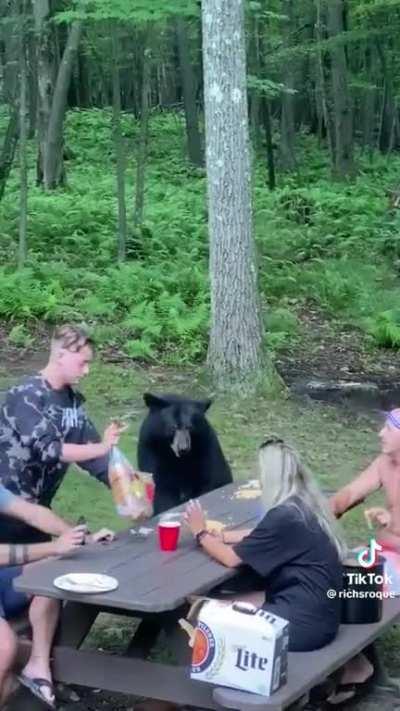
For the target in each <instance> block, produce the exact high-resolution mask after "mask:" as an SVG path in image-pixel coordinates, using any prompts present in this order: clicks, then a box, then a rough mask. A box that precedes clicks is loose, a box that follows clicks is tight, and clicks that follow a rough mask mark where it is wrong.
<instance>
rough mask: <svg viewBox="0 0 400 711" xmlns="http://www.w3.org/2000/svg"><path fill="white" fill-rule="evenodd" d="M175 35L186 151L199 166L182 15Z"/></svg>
mask: <svg viewBox="0 0 400 711" xmlns="http://www.w3.org/2000/svg"><path fill="white" fill-rule="evenodd" d="M176 35H177V40H178V52H179V66H180V73H181V78H182V93H183V105H184V109H185V120H186V134H187V151H188V156H189V160H190V161H191V163H193V165H196V166H199V167H201V166H202V165H203V162H204V161H203V150H202V145H201V135H200V129H199V117H198V111H197V106H196V79H195V74H194V71H193V65H192V61H191V57H190V49H189V38H188V29H187V21H186V20H184V19H183V18H182V17H178V19H177V21H176Z"/></svg>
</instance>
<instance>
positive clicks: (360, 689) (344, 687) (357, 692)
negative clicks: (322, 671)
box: [325, 677, 372, 708]
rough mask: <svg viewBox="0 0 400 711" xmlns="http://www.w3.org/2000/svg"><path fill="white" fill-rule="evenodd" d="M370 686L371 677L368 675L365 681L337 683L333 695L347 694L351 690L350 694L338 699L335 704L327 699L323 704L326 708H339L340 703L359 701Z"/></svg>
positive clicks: (368, 690) (369, 689)
mask: <svg viewBox="0 0 400 711" xmlns="http://www.w3.org/2000/svg"><path fill="white" fill-rule="evenodd" d="M371 688H372V678H371V677H369V678H368V679H366V681H363V682H360V683H354V682H352V683H350V684H338V685H337V686H336V688H335V691H334V693H335V696H336V694H337V695H339V694H348V693H350V692H351V696H349V697H348V698H347V699H343V701H338V703H337V704H335V703H334V702H333V701H329V699H326V701H325V705H326V706H327V708H340V706H342V704H347V703H350V702H353V701H359V699H362V698H363V697H364V696H366V695H367V694H368V693H369V692H370V691H371Z"/></svg>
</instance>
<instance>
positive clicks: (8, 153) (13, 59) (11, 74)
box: [0, 5, 20, 201]
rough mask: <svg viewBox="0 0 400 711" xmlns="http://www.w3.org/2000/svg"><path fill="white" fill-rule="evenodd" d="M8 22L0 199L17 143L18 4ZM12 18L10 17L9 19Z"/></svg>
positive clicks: (5, 38) (0, 153) (4, 36)
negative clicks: (5, 102) (7, 115)
mask: <svg viewBox="0 0 400 711" xmlns="http://www.w3.org/2000/svg"><path fill="white" fill-rule="evenodd" d="M8 17H9V19H10V22H9V24H8V25H7V31H6V32H4V34H3V42H4V50H5V51H4V58H5V66H4V83H3V86H4V94H5V98H6V100H7V102H8V104H9V119H8V124H7V128H6V132H5V135H4V140H3V145H2V148H1V152H0V201H1V200H2V198H3V196H4V192H5V188H6V184H7V180H8V178H9V175H10V172H11V168H12V166H13V162H14V158H15V152H16V148H17V145H18V137H19V128H18V98H17V94H18V67H19V41H20V40H19V38H20V28H19V23H20V17H19V15H18V6H16V5H13V6H12V7H11V8H10V13H9V15H8ZM11 18H12V19H11Z"/></svg>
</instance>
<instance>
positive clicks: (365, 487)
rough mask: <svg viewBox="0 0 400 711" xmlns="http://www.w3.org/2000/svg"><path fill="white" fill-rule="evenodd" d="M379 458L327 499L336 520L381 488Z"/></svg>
mask: <svg viewBox="0 0 400 711" xmlns="http://www.w3.org/2000/svg"><path fill="white" fill-rule="evenodd" d="M379 470H380V457H377V459H375V460H374V461H373V462H372V464H370V466H369V467H367V469H365V470H364V471H363V472H362V473H361V474H360V475H359V476H358V477H356V479H354V480H353V481H351V482H350V484H347V485H346V486H344V487H343V488H342V489H340V490H339V491H338V492H337V493H336V494H335V495H334V496H332V497H331V498H330V499H329V504H330V507H331V509H332V512H333V514H334V515H335V516H337V517H338V518H339V517H340V516H342V514H344V513H345V512H346V511H348V510H349V509H351V508H353V506H355V505H356V504H358V503H360V502H361V501H363V500H364V499H365V498H366V497H367V496H368V495H369V494H372V493H373V492H374V491H377V490H378V489H379V488H380V487H381V478H380V474H379Z"/></svg>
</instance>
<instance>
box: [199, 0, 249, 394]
mask: <svg viewBox="0 0 400 711" xmlns="http://www.w3.org/2000/svg"><path fill="white" fill-rule="evenodd" d="M202 23H203V64H204V103H205V122H206V163H207V182H208V206H209V234H210V277H211V333H210V342H209V350H208V365H209V367H210V369H211V371H212V373H213V374H214V377H215V378H216V381H217V384H218V385H222V386H224V385H226V384H227V383H228V382H229V383H231V384H234V385H237V386H239V387H243V389H248V388H249V387H250V385H251V384H252V383H254V381H255V379H256V378H257V377H258V376H259V375H260V372H261V368H262V357H261V342H262V327H261V317H260V305H259V299H258V291H257V269H256V257H255V245H254V241H253V234H252V208H251V185H250V183H251V173H250V151H249V127H248V108H247V81H246V56H245V36H244V6H243V0H203V2H202Z"/></svg>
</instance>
